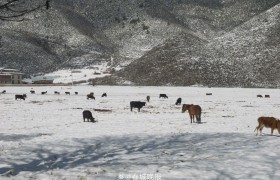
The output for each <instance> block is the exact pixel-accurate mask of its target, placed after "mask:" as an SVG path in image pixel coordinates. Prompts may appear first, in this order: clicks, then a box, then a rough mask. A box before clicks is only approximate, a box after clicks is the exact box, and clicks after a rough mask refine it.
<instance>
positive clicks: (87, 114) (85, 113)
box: [83, 110, 95, 122]
mask: <svg viewBox="0 0 280 180" xmlns="http://www.w3.org/2000/svg"><path fill="white" fill-rule="evenodd" d="M83 118H84V122H85V121H86V119H87V122H95V119H94V118H93V117H92V113H91V112H90V111H89V110H84V111H83Z"/></svg>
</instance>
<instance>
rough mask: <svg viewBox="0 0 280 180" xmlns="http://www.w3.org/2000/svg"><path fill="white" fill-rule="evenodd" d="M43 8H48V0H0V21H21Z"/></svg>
mask: <svg viewBox="0 0 280 180" xmlns="http://www.w3.org/2000/svg"><path fill="white" fill-rule="evenodd" d="M43 8H45V9H49V8H50V0H0V21H1V20H2V21H23V20H25V18H24V17H25V16H26V15H27V14H30V13H32V12H34V11H37V10H39V9H43Z"/></svg>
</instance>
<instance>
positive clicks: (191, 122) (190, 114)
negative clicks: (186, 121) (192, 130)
mask: <svg viewBox="0 0 280 180" xmlns="http://www.w3.org/2000/svg"><path fill="white" fill-rule="evenodd" d="M189 115H190V119H191V123H192V115H191V114H189Z"/></svg>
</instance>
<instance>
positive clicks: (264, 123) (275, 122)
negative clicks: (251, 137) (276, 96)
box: [255, 116, 280, 136]
mask: <svg viewBox="0 0 280 180" xmlns="http://www.w3.org/2000/svg"><path fill="white" fill-rule="evenodd" d="M258 123H259V124H258V126H257V127H256V129H255V131H256V130H257V134H256V136H257V135H258V134H260V135H261V134H262V129H263V128H264V127H266V128H271V135H272V134H273V131H274V129H277V130H278V133H279V134H280V120H279V119H276V118H274V117H263V116H262V117H259V118H258Z"/></svg>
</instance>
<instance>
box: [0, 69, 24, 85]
mask: <svg viewBox="0 0 280 180" xmlns="http://www.w3.org/2000/svg"><path fill="white" fill-rule="evenodd" d="M22 75H23V73H21V72H20V71H19V70H17V69H6V68H0V84H22Z"/></svg>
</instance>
